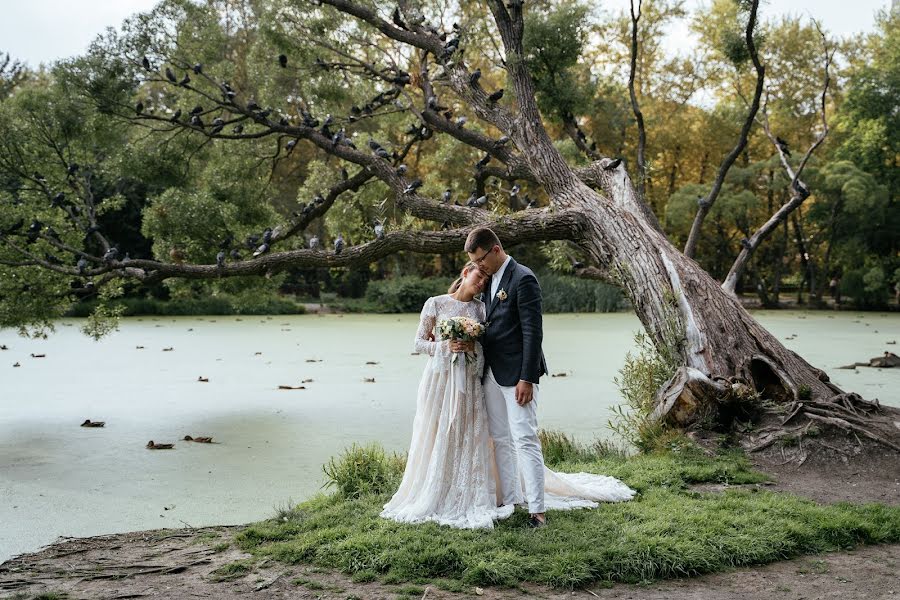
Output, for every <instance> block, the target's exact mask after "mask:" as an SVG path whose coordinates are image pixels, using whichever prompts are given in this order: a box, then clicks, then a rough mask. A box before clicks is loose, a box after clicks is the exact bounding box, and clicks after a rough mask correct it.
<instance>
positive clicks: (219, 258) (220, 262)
mask: <svg viewBox="0 0 900 600" xmlns="http://www.w3.org/2000/svg"><path fill="white" fill-rule="evenodd" d="M216 266H217V267H219V268H220V269H223V268H225V251H224V250H219V253H218V254H216Z"/></svg>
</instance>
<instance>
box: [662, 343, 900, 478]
mask: <svg viewBox="0 0 900 600" xmlns="http://www.w3.org/2000/svg"><path fill="white" fill-rule="evenodd" d="M742 372H743V373H745V374H746V375H747V376H748V377H750V379H749V380H746V379H743V378H742V377H733V378H729V379H725V378H718V377H717V378H709V377H707V376H706V375H704V374H703V373H701V372H700V371H698V370H697V369H692V368H690V367H683V368H681V369H679V370H678V371H676V373H675V375H673V377H672V378H671V379H669V381H667V382H666V383H665V384H664V385H663V386H662V387H661V388H660V389H659V391H658V392H657V397H656V409H655V410H654V412H653V413H652V415H651V418H653V419H657V420H661V421H664V422H666V423H668V424H669V425H671V426H673V427H677V428H681V429H707V430H711V431H720V432H721V431H731V432H736V433H738V434H739V437H741V438H743V439H741V440H740V444H741V445H742V446H743V447H744V448H745V449H746V450H747V451H748V452H760V451H763V450H766V449H767V448H771V447H773V446H776V445H780V446H781V447H782V448H784V447H794V446H796V447H798V448H799V449H800V452H799V453H798V456H799V463H800V464H802V463H803V462H805V460H806V459H807V458H809V456H810V452H812V451H814V450H816V449H820V448H821V449H825V448H828V449H831V450H835V451H837V452H839V453H840V454H842V455H849V454H852V453H853V452H851V451H850V450H849V449H847V448H844V449H841V448H840V446H841V445H842V443H843V444H844V445H846V443H847V440H848V439H849V441H850V443H851V444H853V442H854V440H855V442H856V444H855V446H862V444H863V442H862V440H867V441H868V442H873V443H874V444H875V445H877V446H880V447H882V448H886V449H889V450H891V451H893V452H896V453H898V454H900V411H898V410H897V409H894V408H890V407H882V406H881V405H880V404H879V403H878V401H877V400H873V401H868V400H865V399H863V398H862V397H860V396H859V395H858V394H854V393H845V392H840V393H837V394H835V395H833V396H831V397H828V398H816V399H814V398H810V397H809V395H810V390H809V389H807V388H804V387H802V386H797V385H796V384H795V383H794V381H793V379H792V378H791V377H790V375H788V374H787V373H786V372H785V371H784V370H782V369H780V368H779V367H778V365H777V364H775V363H774V362H773V361H772V360H770V359H767V358H766V357H763V356H753V357H752V358H751V359H750V360H748V361H747V363H746V364H745V368H744V369H743V370H742ZM741 423H744V424H747V423H749V424H750V426H749V427H748V426H745V427H743V431H740V429H741V428H740V427H736V425H739V424H741ZM760 425H762V428H757V426H760ZM736 430H737V431H736ZM740 434H743V435H740ZM825 440H828V441H825ZM829 442H831V443H829ZM804 443H805V444H806V451H804V450H803V445H804ZM851 448H853V446H851ZM858 451H859V449H858V448H856V449H855V452H858ZM795 458H797V457H795ZM788 460H789V461H790V460H793V459H788Z"/></svg>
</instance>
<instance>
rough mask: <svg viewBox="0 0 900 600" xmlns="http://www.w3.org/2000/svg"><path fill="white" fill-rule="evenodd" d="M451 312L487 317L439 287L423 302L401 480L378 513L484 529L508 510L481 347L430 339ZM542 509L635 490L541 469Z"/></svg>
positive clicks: (590, 503)
mask: <svg viewBox="0 0 900 600" xmlns="http://www.w3.org/2000/svg"><path fill="white" fill-rule="evenodd" d="M452 317H469V318H472V319H474V320H476V321H480V322H483V321H484V320H485V307H484V303H482V302H480V301H478V300H472V301H471V302H462V301H460V300H457V299H455V298H453V297H452V296H450V295H449V294H445V295H443V296H436V297H433V298H429V299H428V300H427V301H426V302H425V306H424V307H423V308H422V314H421V318H420V320H419V328H418V331H417V332H416V339H415V350H416V352H420V353H423V354H427V355H428V356H429V359H428V362H427V364H426V365H425V370H424V372H423V374H422V379H421V381H420V383H419V391H418V397H417V401H416V416H415V419H414V420H413V434H412V441H411V443H410V446H409V454H408V457H407V460H406V469H405V471H404V473H403V480H402V481H401V483H400V487H399V489H398V490H397V492H396V493H395V494H394V496H393V497H392V498H391V500H390V501H389V502H388V503H387V504H385V505H384V510H383V511H382V513H381V516H382V517H384V518H387V519H393V520H395V521H400V522H404V523H423V522H426V521H433V522H436V523H439V524H441V525H449V526H451V527H457V528H465V529H479V528H486V529H490V528H492V527H493V524H494V521H495V520H497V519H502V518H506V517H508V516H509V515H511V514H512V512H513V509H514V508H515V507H514V506H513V505H507V506H499V507H498V506H497V475H496V466H495V463H494V453H493V449H492V447H491V443H490V435H489V432H488V422H487V412H486V408H485V402H484V390H483V388H482V385H481V375H482V373H483V371H484V352H483V351H482V348H481V344H479V343H478V342H476V343H475V358H474V359H470V360H466V358H465V357H464V355H458V356H457V357H456V358H455V359H454V353H452V352H450V347H449V342H448V341H447V340H438V341H433V342H432V341H430V340H429V337H430V334H433V333H434V329H435V325H437V323H439V322H440V321H442V320H444V319H449V318H452ZM544 481H545V485H544V489H545V496H546V498H545V504H546V507H547V508H548V509H556V510H567V509H572V508H593V507H596V506H597V502H619V501H623V500H630V499H631V498H632V497H633V496H634V493H635V492H634V490H631V489H630V488H628V486H626V485H625V484H624V483H622V482H621V481H619V480H617V479H615V478H613V477H605V476H603V475H594V474H590V473H573V474H568V473H555V472H553V471H550V470H549V469H545V470H544Z"/></svg>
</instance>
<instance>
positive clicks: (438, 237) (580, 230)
mask: <svg viewBox="0 0 900 600" xmlns="http://www.w3.org/2000/svg"><path fill="white" fill-rule="evenodd" d="M476 224H479V225H489V226H490V227H491V229H493V230H494V231H495V232H496V233H497V235H498V236H499V237H500V239H501V241H505V242H507V243H509V242H513V241H515V242H516V243H520V242H535V241H547V240H559V239H573V238H574V239H577V238H579V237H581V236H583V234H584V223H583V215H582V214H581V213H579V212H577V211H562V212H557V213H551V212H549V211H544V210H541V211H527V212H521V213H516V214H515V215H511V216H506V217H501V218H499V219H496V220H487V221H479V222H478V223H476ZM474 225H475V224H473V225H470V226H467V227H463V228H458V229H450V230H444V231H405V230H404V231H393V232H388V233H386V234H385V235H384V237H383V238H382V239H376V240H372V241H369V242H366V243H364V244H360V245H357V246H351V247H348V248H345V249H344V250H343V251H342V252H341V253H340V254H338V253H336V252H333V251H323V250H307V249H302V250H289V251H285V252H273V253H271V254H264V255H262V256H260V257H259V258H255V259H251V260H244V261H238V262H231V263H226V264H224V265H223V266H221V267H220V266H217V265H192V264H183V263H182V264H169V263H162V262H158V261H153V260H132V261H130V262H129V263H128V266H129V267H130V268H131V269H139V270H141V271H142V272H143V273H145V274H146V275H145V276H144V280H145V281H147V282H157V281H162V280H164V279H169V278H173V277H178V278H184V279H217V278H222V277H246V276H253V275H266V274H269V273H275V272H278V271H282V270H284V269H288V268H306V269H311V268H333V267H346V266H351V265H356V264H370V263H372V262H375V261H377V260H378V259H379V258H382V257H384V256H388V255H391V254H396V253H397V252H402V251H409V252H417V253H426V254H446V253H452V252H459V251H460V250H461V249H462V246H463V243H464V242H465V239H466V236H467V235H468V234H469V231H470V230H471V229H472V228H473V227H474ZM123 268H124V267H123Z"/></svg>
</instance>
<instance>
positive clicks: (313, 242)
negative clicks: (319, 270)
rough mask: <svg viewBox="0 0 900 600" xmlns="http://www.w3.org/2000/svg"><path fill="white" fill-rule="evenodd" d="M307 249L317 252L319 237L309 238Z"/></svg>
mask: <svg viewBox="0 0 900 600" xmlns="http://www.w3.org/2000/svg"><path fill="white" fill-rule="evenodd" d="M309 249H310V250H318V249H319V236H317V235H314V236H312V237H311V238H309Z"/></svg>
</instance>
